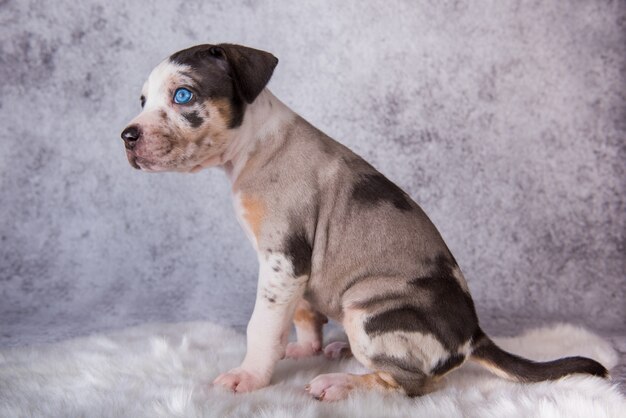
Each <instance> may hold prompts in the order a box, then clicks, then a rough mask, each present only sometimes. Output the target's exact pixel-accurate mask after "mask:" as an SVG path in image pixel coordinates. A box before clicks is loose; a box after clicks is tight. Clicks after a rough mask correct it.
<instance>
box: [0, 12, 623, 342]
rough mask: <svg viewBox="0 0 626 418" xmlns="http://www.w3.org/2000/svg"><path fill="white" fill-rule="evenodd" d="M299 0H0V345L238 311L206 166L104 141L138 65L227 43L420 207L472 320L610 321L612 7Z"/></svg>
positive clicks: (221, 198) (616, 290) (245, 281)
mask: <svg viewBox="0 0 626 418" xmlns="http://www.w3.org/2000/svg"><path fill="white" fill-rule="evenodd" d="M303 3H304V2H302V3H301V2H294V1H287V0H285V1H267V2H251V1H244V2H237V1H223V2H218V1H190V0H187V1H184V2H181V3H179V4H177V3H176V2H174V1H167V0H161V1H150V2H145V4H143V5H140V4H139V3H138V2H129V1H121V0H115V1H108V2H106V3H105V2H93V1H81V2H77V1H70V0H58V1H54V2H52V1H48V2H44V1H28V0H19V1H18V0H4V1H0V92H1V96H0V126H1V127H2V129H1V130H0V135H1V141H2V142H1V144H2V146H1V148H0V185H1V186H0V202H1V206H0V239H1V241H0V245H1V247H0V286H1V288H0V290H1V304H0V334H1V335H0V336H1V339H0V344H22V343H27V342H35V341H47V340H53V339H58V338H61V337H64V336H67V335H75V334H81V333H85V332H90V331H95V330H99V329H104V328H113V327H121V326H125V325H128V324H133V323H139V322H143V321H157V320H158V321H180V320H190V319H211V320H215V321H218V322H222V323H226V324H230V325H234V326H238V327H242V326H243V325H244V324H245V323H246V321H247V319H248V316H249V314H250V312H251V310H252V304H253V295H254V289H255V281H256V260H255V255H254V252H253V250H252V248H251V246H250V245H249V244H248V243H247V241H246V238H245V235H244V233H243V232H242V231H240V229H239V226H238V224H237V222H236V220H235V216H234V213H233V211H232V209H231V202H230V196H229V185H228V183H227V180H226V178H225V176H224V174H223V173H222V172H221V171H220V170H211V171H204V172H201V173H199V174H197V175H180V174H158V175H155V174H146V173H142V172H138V171H135V170H133V169H132V168H131V167H130V166H129V165H128V163H127V162H126V158H125V156H124V152H123V146H122V143H121V141H120V139H119V133H120V131H121V129H122V128H123V126H124V125H125V123H126V122H127V121H128V120H130V118H131V117H132V116H134V115H135V114H136V113H137V112H138V111H139V99H138V97H139V91H140V88H141V85H142V83H143V81H144V79H145V77H146V76H147V74H148V73H149V72H150V70H151V69H152V67H153V66H154V65H156V64H157V63H158V62H159V61H160V60H161V59H163V58H164V57H166V56H167V55H169V54H170V53H172V52H174V51H176V50H178V49H181V48H184V47H187V46H190V45H192V44H196V43H204V42H222V41H227V42H235V43H242V44H246V45H250V46H254V47H258V48H262V49H266V50H269V51H271V52H273V53H274V54H275V55H276V56H278V57H279V58H280V64H279V66H278V67H277V71H276V73H275V75H274V78H273V80H272V82H271V85H270V87H271V89H272V90H273V91H274V93H275V94H276V95H277V96H278V97H280V98H282V99H283V101H285V102H286V103H287V104H288V105H290V106H291V107H292V108H294V109H295V110H296V111H298V112H299V113H301V114H302V115H303V116H304V117H305V118H307V119H309V120H310V121H311V122H312V123H314V124H315V125H317V126H318V127H320V128H321V129H322V130H324V131H326V132H327V133H329V134H330V135H331V136H333V137H335V138H336V139H338V140H340V141H341V142H343V143H345V144H346V145H348V146H350V147H351V148H353V149H354V150H355V151H357V152H358V153H360V154H361V155H363V156H364V157H365V158H366V159H368V160H369V161H370V162H372V163H373V164H374V165H375V166H377V167H378V168H379V169H380V170H381V171H382V172H383V173H385V174H386V175H388V176H389V177H390V178H391V179H393V180H394V181H396V182H397V183H398V184H399V185H400V186H401V187H403V188H405V189H406V190H407V191H408V192H409V193H410V194H411V195H412V196H413V197H414V198H415V199H416V200H417V201H418V202H419V203H420V204H421V205H422V206H423V207H424V209H425V210H426V212H427V213H428V214H429V215H430V216H431V218H432V219H433V221H434V222H435V224H436V225H437V226H438V227H439V228H440V230H441V232H442V234H443V236H444V238H446V240H447V242H448V244H449V246H450V247H451V249H452V251H453V253H454V254H455V255H456V258H457V260H458V261H459V263H460V265H461V267H462V269H463V270H464V272H465V273H466V276H467V277H468V280H469V282H470V287H471V290H472V292H473V294H474V297H475V299H476V302H477V305H478V307H479V315H480V317H481V319H482V321H483V322H484V324H485V325H486V328H487V329H488V330H494V329H500V330H501V329H507V330H511V331H514V330H518V329H520V328H522V327H523V326H524V325H528V324H535V323H538V322H545V321H549V320H554V319H562V320H568V321H573V322H578V323H586V324H588V325H590V326H592V327H593V328H595V329H600V330H616V329H621V330H624V329H625V328H626V326H625V324H624V318H625V317H626V312H625V310H626V307H625V303H624V300H625V296H626V294H625V293H626V292H625V287H626V286H625V278H626V262H625V253H626V216H625V212H626V207H625V197H624V196H625V192H626V176H625V173H624V166H625V161H626V98H625V95H624V93H625V82H626V65H625V64H626V27H625V26H626V6H625V3H624V2H623V1H622V2H618V1H582V0H581V1H571V2H556V1H555V2H552V1H534V2H533V1H526V2H517V1H500V0H493V1H482V2H471V3H472V6H463V5H462V3H463V2H451V1H430V2H429V1H420V2H409V1H396V0H392V1H390V0H384V1H376V2H370V3H369V4H367V5H365V3H364V2H360V1H351V2H349V1H342V2H329V3H326V4H322V3H317V4H318V5H316V6H313V5H312V3H313V2H311V5H305V4H303ZM307 3H309V2H307ZM467 3H470V2H467ZM557 3H558V4H557Z"/></svg>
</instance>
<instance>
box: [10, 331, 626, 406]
mask: <svg viewBox="0 0 626 418" xmlns="http://www.w3.org/2000/svg"><path fill="white" fill-rule="evenodd" d="M495 340H496V342H497V343H498V344H499V345H501V346H503V347H506V348H507V349H510V350H511V351H514V352H515V353H517V354H521V355H525V356H528V357H531V358H533V359H537V360H542V359H551V358H557V357H563V356H569V355H585V356H589V357H593V358H595V359H596V360H598V361H600V362H602V363H604V365H605V366H607V367H609V368H610V367H613V366H614V365H615V363H616V359H617V357H616V354H615V352H614V350H613V349H612V348H611V347H610V345H609V344H608V343H607V342H606V341H603V340H602V339H600V338H599V337H597V336H595V335H593V334H591V333H590V332H588V331H585V330H583V329H580V328H576V327H573V326H567V325H565V326H557V327H550V328H543V329H539V330H535V331H532V332H529V333H526V334H524V335H523V336H520V337H515V338H507V339H497V338H496V339H495ZM244 351H245V337H244V336H243V335H241V334H237V333H235V332H233V331H232V330H229V329H225V328H223V327H221V326H218V325H214V324H210V323H200V322H195V323H180V324H169V325H166V324H155V325H143V326H140V327H137V328H130V329H127V330H124V331H119V332H116V333H111V334H108V335H96V336H92V337H86V338H79V339H76V340H70V341H65V342H61V343H56V344H52V345H47V346H40V347H29V348H27V349H24V348H19V349H13V350H3V351H0V416H3V417H15V416H65V417H70V416H98V415H103V414H104V415H107V416H126V417H195V416H205V417H220V416H251V415H252V414H253V413H252V412H251V411H257V412H259V413H260V416H264V417H273V418H274V417H275V418H286V417H293V416H298V417H315V416H333V417H353V416H369V417H380V416H385V417H393V416H398V417H407V416H412V417H430V416H439V417H441V416H445V417H463V416H472V417H530V416H532V417H546V418H551V417H581V418H582V417H584V418H588V417H594V418H596V417H600V418H601V417H623V416H624V411H626V400H625V399H624V396H623V395H622V394H620V392H619V389H618V388H617V387H615V386H613V385H612V384H611V382H609V381H605V380H602V379H599V378H596V377H584V376H572V377H568V378H564V379H561V380H559V381H556V382H544V383H536V384H519V383H513V382H508V381H505V380H502V379H500V378H498V377H495V376H493V375H491V374H490V373H489V372H487V371H485V370H483V369H481V368H480V367H478V366H476V365H471V364H468V365H465V366H463V367H462V368H461V369H459V370H457V371H454V372H452V373H450V374H449V375H448V377H447V378H446V385H445V386H444V387H443V389H441V390H439V391H437V392H433V393H431V394H429V395H426V396H422V397H417V398H408V397H406V396H403V395H401V394H396V393H392V394H386V395H383V394H380V393H376V392H370V393H364V392H356V393H353V394H351V396H350V398H349V399H347V400H345V401H340V402H336V403H333V404H325V403H320V402H314V401H311V398H310V396H308V395H307V394H306V393H305V391H304V389H303V387H304V385H305V384H307V383H309V382H310V381H311V380H313V378H314V377H315V376H317V375H319V374H322V373H331V372H349V373H365V372H366V370H364V369H363V368H362V367H361V366H359V365H358V363H357V362H356V361H355V360H345V361H330V360H327V359H326V358H325V357H324V356H317V357H313V358H309V359H306V360H298V361H294V360H284V361H281V362H280V363H279V364H278V366H277V370H276V372H275V374H274V378H273V381H272V386H270V387H268V388H266V389H263V390H262V391H259V392H254V393H250V394H237V395H233V394H232V393H229V392H227V391H225V390H222V389H218V388H213V387H211V385H210V382H211V381H212V380H213V378H215V377H216V376H217V375H218V374H219V373H221V372H223V371H224V370H226V369H228V368H231V367H235V366H237V365H238V363H239V361H240V360H241V358H242V357H243V353H244ZM260 411H262V412H260Z"/></svg>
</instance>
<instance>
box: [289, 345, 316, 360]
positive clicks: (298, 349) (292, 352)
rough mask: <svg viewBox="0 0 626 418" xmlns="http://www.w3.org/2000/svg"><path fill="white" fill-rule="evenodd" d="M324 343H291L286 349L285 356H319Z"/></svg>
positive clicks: (295, 357)
mask: <svg viewBox="0 0 626 418" xmlns="http://www.w3.org/2000/svg"><path fill="white" fill-rule="evenodd" d="M321 348H322V345H321V344H319V343H304V344H300V343H289V344H287V349H286V350H285V357H287V358H292V359H300V358H305V357H311V356H317V355H318V354H320V353H321V352H322V350H321Z"/></svg>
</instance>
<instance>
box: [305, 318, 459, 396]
mask: <svg viewBox="0 0 626 418" xmlns="http://www.w3.org/2000/svg"><path fill="white" fill-rule="evenodd" d="M370 316H371V315H369V314H368V313H367V312H365V311H364V310H361V309H346V310H345V312H344V320H343V325H344V328H345V330H346V334H347V335H348V340H349V341H350V346H351V347H352V353H353V355H354V357H355V358H356V359H357V360H358V361H359V362H360V363H361V364H363V365H364V366H365V367H367V368H369V369H370V370H373V371H374V373H370V374H365V375H360V376H359V375H353V374H348V373H331V374H323V375H320V376H317V377H316V378H315V379H313V380H312V381H311V383H310V384H309V386H308V391H309V393H310V394H311V395H312V396H313V397H315V398H316V399H319V400H324V401H333V400H339V399H344V398H346V397H347V396H348V394H349V393H350V392H351V391H353V390H355V389H361V390H378V391H385V392H389V391H397V392H400V393H404V394H406V395H409V396H418V395H423V394H426V393H429V392H431V391H433V390H434V389H435V388H436V383H437V380H438V379H439V377H440V373H432V371H429V370H428V371H427V370H425V369H427V368H428V367H427V365H428V364H430V363H432V362H433V361H434V360H436V359H437V358H445V350H443V348H442V347H441V345H440V344H439V343H438V342H437V341H436V339H434V338H432V337H431V336H429V335H425V334H420V333H413V335H406V334H403V333H398V332H385V333H372V332H367V330H366V328H367V325H366V324H367V322H366V321H367V319H368V317H370ZM369 331H371V330H369ZM459 364H460V362H459ZM457 365H458V364H457V363H455V364H454V366H457ZM451 369H452V366H451V367H449V368H446V370H445V372H448V371H449V370H451ZM441 375H443V373H441Z"/></svg>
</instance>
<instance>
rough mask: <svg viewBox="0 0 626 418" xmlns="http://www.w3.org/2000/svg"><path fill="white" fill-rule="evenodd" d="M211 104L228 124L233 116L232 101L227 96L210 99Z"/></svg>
mask: <svg viewBox="0 0 626 418" xmlns="http://www.w3.org/2000/svg"><path fill="white" fill-rule="evenodd" d="M209 102H210V106H211V107H212V108H213V109H214V110H216V111H217V113H218V114H219V115H220V117H221V118H222V120H223V121H224V123H225V124H226V126H228V125H229V124H230V122H231V119H232V118H233V112H232V109H231V108H230V101H229V100H228V99H226V98H221V99H213V100H210V101H209Z"/></svg>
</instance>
